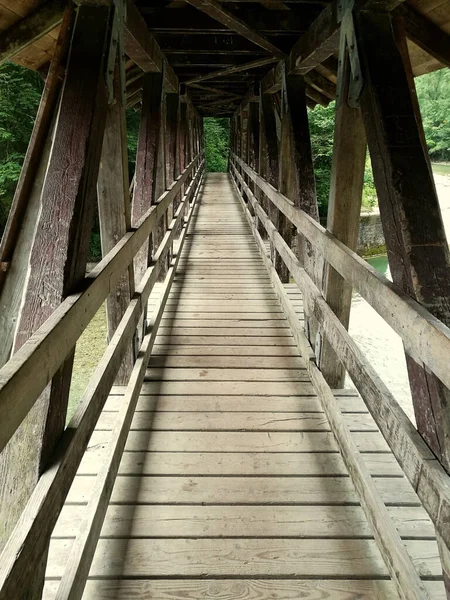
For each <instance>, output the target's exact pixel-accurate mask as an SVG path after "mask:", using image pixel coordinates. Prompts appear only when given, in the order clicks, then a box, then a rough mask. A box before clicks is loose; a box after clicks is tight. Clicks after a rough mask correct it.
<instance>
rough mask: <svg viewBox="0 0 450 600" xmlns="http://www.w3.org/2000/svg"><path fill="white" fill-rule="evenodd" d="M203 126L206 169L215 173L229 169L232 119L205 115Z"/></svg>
mask: <svg viewBox="0 0 450 600" xmlns="http://www.w3.org/2000/svg"><path fill="white" fill-rule="evenodd" d="M203 126H204V132H205V155H206V170H207V171H209V172H213V173H216V172H224V171H227V169H228V148H229V139H230V119H225V118H214V117H205V119H203Z"/></svg>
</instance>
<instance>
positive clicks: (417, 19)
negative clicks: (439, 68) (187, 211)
mask: <svg viewBox="0 0 450 600" xmlns="http://www.w3.org/2000/svg"><path fill="white" fill-rule="evenodd" d="M395 14H399V15H401V16H402V17H403V20H404V24H405V32H406V35H407V37H408V38H409V39H410V40H411V41H412V42H414V43H415V44H416V45H417V46H419V48H422V50H425V52H427V53H428V54H430V55H431V56H433V57H434V58H435V59H436V60H438V61H439V62H440V63H442V64H443V65H446V66H447V67H450V36H449V35H448V34H447V33H445V32H444V31H442V29H440V27H438V26H437V25H435V24H434V23H432V22H431V21H430V20H429V19H426V18H425V17H423V16H422V15H419V14H418V13H416V12H415V11H414V10H413V9H412V8H410V7H409V6H407V5H403V6H400V7H399V8H398V9H397V10H396V11H395Z"/></svg>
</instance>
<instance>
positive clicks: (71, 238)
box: [0, 0, 204, 600]
mask: <svg viewBox="0 0 450 600" xmlns="http://www.w3.org/2000/svg"><path fill="white" fill-rule="evenodd" d="M124 18H125V6H124V4H123V3H122V2H120V1H119V2H114V3H112V2H111V3H108V2H105V3H91V2H89V1H87V2H83V0H81V1H80V2H78V8H77V9H76V10H75V5H73V4H72V3H70V4H69V5H68V7H67V8H66V11H65V14H64V16H63V21H62V26H61V30H60V34H59V39H58V43H57V46H56V50H55V54H54V57H53V59H52V61H51V64H50V68H49V71H48V74H47V78H46V81H45V86H44V92H43V95H42V100H41V105H40V108H39V112H38V115H37V118H36V123H35V127H34V131H33V134H32V137H31V142H30V145H29V148H28V152H27V155H26V158H25V163H24V168H23V171H22V175H21V179H20V182H19V185H18V188H17V191H16V195H15V198H14V202H13V208H12V210H11V213H10V216H9V221H8V224H7V229H6V233H5V236H4V237H3V239H2V246H1V256H2V257H5V256H8V263H2V267H5V268H2V270H1V273H0V306H1V307H2V310H1V311H0V312H1V314H2V317H1V326H2V331H3V332H6V337H4V338H3V339H2V349H1V353H0V366H3V365H5V363H7V364H6V366H5V369H9V366H10V365H11V369H10V373H11V374H12V378H13V379H14V377H15V374H14V373H15V371H16V370H17V366H16V367H15V366H14V363H15V362H16V364H18V363H20V361H21V360H22V359H21V358H20V357H21V356H22V357H23V356H25V360H26V357H27V355H28V354H29V348H30V344H34V343H35V342H33V340H34V339H35V337H36V336H39V333H37V332H38V330H39V332H42V331H43V329H42V326H43V325H44V324H45V325H44V328H45V326H47V324H48V323H49V322H50V323H52V324H51V325H50V327H56V329H58V328H60V327H61V326H62V325H61V319H63V320H64V319H67V315H70V314H71V311H75V312H72V317H70V316H69V317H68V324H67V326H68V327H69V330H67V331H65V333H64V334H63V337H62V338H60V343H59V344H56V345H55V347H54V349H53V350H52V349H50V350H49V351H48V353H46V356H47V358H46V359H45V361H46V362H47V364H48V367H49V369H48V370H47V372H46V373H45V374H43V378H41V382H40V383H39V382H37V386H35V385H34V382H35V381H36V379H35V378H33V375H32V374H31V372H30V374H29V375H28V376H29V377H30V381H32V380H33V379H34V381H33V385H31V386H27V387H28V391H27V394H26V396H28V400H27V402H29V407H28V408H31V410H29V412H28V409H27V408H25V409H24V411H23V412H22V415H21V416H19V413H20V412H21V409H20V410H19V412H18V413H17V421H16V417H14V418H13V420H14V421H16V425H14V426H13V427H12V428H11V429H10V433H9V434H8V435H7V437H5V438H4V439H3V441H2V446H1V448H2V453H1V456H0V481H1V483H0V521H1V530H0V549H4V554H3V556H4V557H5V561H4V562H3V567H5V569H3V568H2V573H1V575H0V579H1V589H0V598H12V597H20V598H29V599H30V600H31V599H34V598H36V599H37V598H41V594H42V589H43V583H44V575H45V566H46V560H47V552H48V544H49V540H50V535H51V531H52V528H53V525H54V522H55V521H56V518H57V516H58V514H59V512H60V510H61V508H62V505H63V503H64V498H65V495H67V492H68V490H69V486H70V481H71V479H70V477H68V475H69V474H70V472H72V475H71V477H72V479H73V477H74V475H75V471H76V467H77V464H78V463H79V461H80V460H81V457H82V452H83V451H84V449H85V447H86V444H87V442H88V439H89V435H86V432H87V431H88V429H86V427H88V428H92V427H93V425H94V424H95V421H96V418H93V417H95V413H97V417H98V415H99V414H100V410H101V407H102V405H103V404H102V403H104V401H105V399H106V396H107V393H108V390H109V389H110V388H111V386H112V384H113V383H114V382H116V383H119V384H122V385H126V384H128V382H131V383H130V385H131V384H133V385H134V386H135V387H136V389H137V390H139V389H140V385H141V382H142V378H143V372H142V377H141V376H140V374H139V375H138V376H137V377H138V379H136V375H135V373H140V372H141V371H142V364H141V363H142V357H141V358H140V359H139V360H137V359H138V356H141V355H142V352H143V349H142V348H143V344H144V343H146V344H147V346H146V347H147V348H151V345H152V344H153V341H154V336H155V332H156V330H157V325H158V323H159V320H160V318H161V314H162V310H163V307H164V302H165V301H164V297H163V303H162V305H161V306H162V308H160V309H159V313H158V315H159V316H157V320H156V322H155V323H156V325H155V324H154V326H153V328H152V332H153V333H152V334H151V335H152V337H151V344H150V345H149V342H148V340H147V337H148V327H149V322H148V319H147V314H146V299H148V296H149V294H150V292H151V289H152V287H153V285H154V284H155V282H156V281H157V278H158V276H159V278H160V279H161V280H162V282H163V284H162V285H163V286H164V289H167V293H166V296H167V294H168V290H169V289H170V284H171V281H172V279H173V276H174V269H175V267H174V265H175V264H176V261H177V256H179V252H178V254H177V253H175V252H174V242H177V248H178V247H181V246H182V243H183V241H184V237H185V233H186V222H187V219H188V218H190V215H191V214H192V207H191V204H192V202H193V201H194V200H195V197H196V193H197V190H198V186H199V184H200V181H201V177H202V172H203V164H204V163H203V161H202V159H201V156H202V153H203V141H202V137H201V123H200V117H199V115H198V113H197V111H196V110H195V108H194V107H193V105H192V103H191V101H190V99H189V97H188V96H186V95H183V96H181V95H180V90H179V85H178V81H177V80H176V77H175V76H174V74H173V71H171V69H170V68H167V69H165V68H164V60H162V59H161V57H160V56H159V55H158V52H157V49H156V48H155V45H154V44H153V43H150V42H149V43H147V40H146V34H145V31H147V29H146V28H145V31H144V32H143V31H142V26H141V21H140V19H141V17H140V16H139V15H134V13H133V14H132V15H131V18H130V15H129V18H128V20H127V30H126V35H127V51H129V50H130V48H131V46H132V50H133V51H134V52H135V53H136V54H138V55H139V56H141V57H142V62H143V64H144V63H145V61H147V63H145V64H144V66H145V65H147V64H148V62H149V61H150V58H151V57H150V53H151V52H156V57H157V58H159V63H158V61H157V60H156V63H154V62H152V63H151V71H153V72H149V73H146V74H145V75H144V91H143V97H142V108H141V124H140V131H139V145H138V152H137V157H136V173H135V177H134V183H133V185H132V186H131V187H130V181H129V173H128V156H127V138H126V120H125V109H126V103H127V100H126V95H125V47H124ZM133 19H134V21H133ZM133 24H134V25H133ZM133 26H135V29H133ZM148 36H149V39H150V35H149V34H148ZM158 64H159V66H158ZM158 69H159V71H158ZM61 75H62V79H61ZM174 77H175V79H174ZM68 159H69V160H68ZM161 164H162V165H163V168H162V169H161V168H158V167H160V166H161ZM166 165H167V168H166ZM97 203H98V214H99V221H100V233H101V246H102V254H103V257H104V259H103V261H102V262H101V263H100V268H95V269H94V271H93V272H92V274H91V275H89V276H88V277H89V278H90V279H89V278H88V279H87V278H86V267H87V259H88V251H89V241H90V236H91V230H92V225H93V219H94V212H95V206H96V204H97ZM161 223H162V224H163V225H162V227H161ZM177 238H178V241H177ZM130 253H131V254H130ZM134 254H135V255H136V256H135V258H134V262H133V255H134ZM109 265H113V267H114V270H113V271H111V272H110V273H109V274H108V269H112V268H113V267H110V266H109ZM114 265H115V266H114ZM91 290H92V291H91ZM94 290H97V291H94ZM103 300H106V308H107V328H108V340H107V341H108V343H109V345H108V348H107V351H106V353H105V355H104V357H103V359H102V362H101V363H100V365H99V367H98V368H97V371H96V375H94V383H92V382H93V380H91V382H90V384H89V385H88V388H87V389H86V391H85V394H84V396H83V398H82V400H81V405H80V407H79V409H77V413H76V415H75V417H74V419H72V421H71V423H70V424H69V426H68V427H69V429H65V427H66V415H67V406H68V400H69V390H70V384H71V377H72V366H73V358H74V351H75V342H76V340H77V339H78V337H79V336H80V335H81V333H82V331H83V329H84V328H85V327H86V325H87V324H88V322H89V320H90V318H92V316H93V314H95V312H96V311H97V309H98V308H99V307H100V305H101V303H102V302H103ZM77 302H82V303H83V302H84V303H86V308H87V310H84V311H83V313H81V314H83V317H82V318H81V319H80V315H79V316H78V317H77V314H76V310H77V309H76V303H77ZM65 306H67V307H68V310H69V312H68V313H66V308H64V307H65ZM64 314H66V316H64V317H63V315H64ZM139 314H140V315H141V316H140V325H139V326H138V322H137V317H139ZM58 315H59V316H58ZM89 315H91V316H90V317H89ZM151 318H153V316H152V317H151ZM133 324H134V328H133ZM12 325H15V327H12ZM47 332H48V330H47ZM61 333H62V331H61ZM46 335H47V334H46V333H45V332H44V333H42V334H41V338H40V339H44V340H45V338H46ZM42 336H43V337H42ZM148 339H150V338H148ZM62 340H63V341H62ZM71 340H72V342H71ZM146 340H147V341H146ZM44 345H45V343H44ZM138 351H140V354H139V355H138ZM17 353H18V354H17ZM65 353H66V354H65ZM11 355H12V359H11V360H10V361H9V362H7V361H8V360H9V359H10V357H11ZM16 358H17V360H16ZM36 366H37V365H36ZM41 369H42V370H43V371H46V368H45V367H44V365H42V367H41ZM136 369H137V371H136ZM139 369H140V371H139ZM3 373H4V370H3V371H2V380H1V387H2V389H4V387H5V385H6V387H7V386H8V378H9V376H8V375H7V374H6V373H5V377H3ZM97 373H98V374H99V375H97ZM96 377H97V380H96V381H95V379H96ZM98 377H100V379H98ZM39 378H40V377H39V376H38V377H37V379H39ZM139 378H140V379H139ZM47 382H48V385H46V384H47ZM133 389H134V388H133ZM33 393H34V394H35V397H34V398H33ZM133 393H134V394H136V392H135V391H134V392H133ZM19 395H20V394H19ZM13 396H14V394H13ZM26 396H25V397H26ZM38 396H39V397H38ZM35 400H36V402H35ZM92 411H94V412H92ZM78 415H81V417H79V416H78ZM88 417H89V418H88ZM74 421H75V425H74V426H73V428H71V426H72V423H73V422H74ZM19 423H20V425H19ZM17 425H19V426H18V427H17ZM72 433H73V435H72ZM69 450H70V452H69ZM65 461H69V463H70V465H71V466H70V468H69V470H68V471H67V468H68V467H67V462H65ZM77 461H78V462H77ZM58 463H59V464H60V472H59V474H58V469H56V470H55V465H57V464H58ZM49 465H52V471H51V474H50V471H49V469H48V467H49ZM65 471H66V472H65ZM64 472H65V474H64V478H65V479H64V484H61V482H60V483H59V484H58V485H56V484H55V481H57V480H58V477H60V476H61V474H62V473H64ZM55 478H56V479H55ZM52 480H53V481H52ZM40 489H41V491H42V489H45V490H46V492H45V493H44V494H43V495H41V496H40V501H39V502H41V504H39V503H38V504H39V506H38V505H37V504H36V503H35V505H34V507H33V509H31V508H30V510H33V511H35V510H37V514H35V517H36V519H37V521H39V515H41V524H43V526H42V527H41V529H40V531H39V541H36V539H35V538H34V537H33V532H32V531H28V532H27V533H26V535H25V532H24V530H23V528H22V530H21V523H22V521H21V519H22V518H23V511H24V510H25V509H26V507H27V506H28V507H30V503H31V504H32V503H33V501H32V499H33V498H34V497H36V495H39V494H41V492H39V490H40ZM105 493H106V492H105ZM55 494H56V495H55ZM30 498H31V500H30ZM27 503H28V505H27ZM46 503H48V504H47V506H46ZM48 510H50V513H51V514H50V513H49V512H48ZM103 516H104V515H103ZM97 518H98V519H99V518H101V517H97ZM44 523H45V525H44ZM13 530H14V534H13V535H12V536H11V534H12V532H13ZM24 535H25V537H24V538H22V541H21V542H20V544H21V546H22V548H23V551H24V552H23V559H21V560H20V561H19V562H17V556H18V555H19V554H20V553H19V552H17V551H15V550H11V548H13V547H14V543H15V542H14V540H16V541H17V539H18V537H19V538H20V537H21V536H24ZM14 536H15V537H14ZM27 536H28V537H27ZM86 543H87V542H86ZM95 544H96V541H95ZM91 545H92V541H91V540H90V539H89V547H91ZM94 547H95V546H94ZM14 554H15V555H16V557H15V558H14ZM87 554H89V552H87ZM8 556H9V557H10V558H11V559H13V563H12V566H11V565H10V566H11V568H10V569H8V568H7V567H6V563H7V562H8V558H7V557H8ZM19 563H22V564H21V565H19ZM8 571H9V572H8ZM86 575H87V574H86ZM74 585H75V587H77V589H78V588H79V586H80V583H79V581H78V580H77V582H76V584H75V583H74ZM83 586H84V583H83ZM80 589H81V590H82V588H80ZM77 593H78V592H77ZM71 597H72V596H71Z"/></svg>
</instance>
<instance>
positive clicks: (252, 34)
mask: <svg viewBox="0 0 450 600" xmlns="http://www.w3.org/2000/svg"><path fill="white" fill-rule="evenodd" d="M186 2H187V3H188V4H191V5H192V6H194V7H195V8H197V9H198V10H201V11H202V12H204V13H205V14H207V15H208V16H209V17H211V18H212V19H215V20H216V21H219V23H222V25H225V27H227V28H228V29H231V31H234V32H235V33H238V34H239V35H241V36H243V37H245V38H246V39H247V40H250V41H251V42H253V43H254V44H256V45H257V46H260V47H261V48H264V50H267V52H270V54H273V55H274V56H277V57H278V58H280V57H282V56H284V53H283V52H282V51H281V50H280V49H279V48H277V47H276V46H275V45H274V44H272V42H271V41H269V40H268V39H267V38H265V37H264V36H263V35H261V34H260V33H258V32H257V31H255V30H254V29H251V27H249V26H248V25H247V24H246V23H244V21H242V20H241V19H239V18H238V17H236V16H235V15H233V13H231V12H229V11H228V10H226V9H225V8H223V7H222V6H221V5H220V4H219V3H218V2H215V0H186Z"/></svg>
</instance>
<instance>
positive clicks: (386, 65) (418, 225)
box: [231, 3, 450, 598]
mask: <svg viewBox="0 0 450 600" xmlns="http://www.w3.org/2000/svg"><path fill="white" fill-rule="evenodd" d="M363 4H364V3H361V6H360V7H357V8H356V9H353V11H352V10H351V9H345V10H347V12H345V10H344V9H341V8H339V10H343V13H342V15H341V19H342V25H341V27H339V23H337V21H336V18H337V17H336V14H335V15H334V16H333V14H332V12H330V10H331V9H330V8H328V9H325V10H324V12H323V14H322V15H321V16H320V17H319V18H318V19H317V22H315V23H313V25H312V26H311V28H310V31H309V32H308V33H307V34H305V35H304V36H303V37H302V38H300V40H299V42H298V44H296V46H295V47H294V49H293V51H292V53H291V55H290V57H288V59H287V60H286V61H283V62H280V63H279V64H278V65H277V67H276V68H275V69H273V70H272V72H271V73H270V74H269V75H268V76H267V77H266V78H265V79H264V80H263V82H262V84H261V96H260V102H259V123H260V141H259V148H260V158H259V168H258V167H256V166H255V162H254V160H253V162H252V158H251V157H252V152H251V151H250V152H248V153H247V155H248V157H249V158H250V160H249V159H248V158H247V156H246V154H245V153H244V152H243V150H242V145H241V144H240V143H239V134H238V132H239V131H242V125H241V124H240V119H241V115H242V113H243V112H247V111H250V112H252V113H253V112H254V108H253V107H256V106H257V105H256V104H253V102H252V100H251V94H250V97H247V98H245V99H244V100H243V102H242V105H241V107H240V108H239V110H238V112H236V114H235V116H234V118H233V120H232V125H231V130H232V132H233V135H232V152H233V157H234V158H233V160H232V161H231V171H232V174H233V177H234V180H235V183H236V186H237V189H238V190H239V193H240V194H241V195H242V197H243V199H244V200H245V203H246V207H247V210H248V214H249V215H252V217H251V218H252V223H253V222H254V223H255V235H256V236H257V238H258V237H259V239H260V241H261V243H262V241H263V239H267V240H268V243H269V245H270V248H271V250H270V256H271V259H272V262H271V263H270V264H273V268H274V273H276V274H277V279H278V278H279V281H281V282H286V281H289V278H290V277H293V278H294V279H295V281H296V282H297V283H299V281H300V283H299V285H300V284H301V286H300V287H301V289H302V292H303V293H304V296H305V297H304V305H305V317H306V319H305V322H306V325H305V329H306V336H307V338H308V340H309V343H310V344H311V345H312V347H313V348H314V351H315V358H314V360H315V361H316V363H317V365H319V366H320V373H321V377H324V378H325V379H324V381H325V380H326V382H327V383H328V385H329V386H330V387H331V388H339V387H343V385H344V378H345V368H346V367H347V369H348V364H349V362H348V361H347V360H343V355H342V352H341V351H340V349H341V346H340V345H339V343H337V341H336V339H332V338H334V335H335V334H334V333H333V334H331V333H330V331H329V329H328V330H327V325H326V324H325V323H324V320H323V315H321V313H320V312H318V310H317V304H316V303H317V302H318V300H317V299H316V300H313V296H311V292H308V286H311V287H310V290H312V289H313V287H312V286H315V287H314V289H316V290H317V291H318V290H321V296H320V297H321V298H323V299H324V300H325V302H326V304H327V306H328V307H329V308H331V309H332V311H333V313H334V315H335V316H336V317H337V319H338V320H339V322H340V323H341V324H342V326H343V327H344V328H345V329H347V328H348V325H349V317H350V306H351V298H352V288H353V287H355V286H352V280H353V281H354V282H355V281H356V278H357V275H355V276H354V277H353V276H351V275H350V270H347V269H345V271H346V273H345V276H344V275H343V271H342V270H341V269H340V268H336V265H337V264H338V263H340V259H337V260H334V258H335V257H334V255H333V252H334V250H333V247H334V245H335V241H336V242H341V243H342V244H343V246H342V248H346V249H350V250H351V251H355V250H356V245H357V238H358V225H359V216H360V209H361V199H362V187H363V177H364V164H365V158H366V138H367V144H368V147H369V150H370V157H371V161H372V166H373V172H374V179H375V185H376V189H377V193H378V198H379V204H380V212H381V218H382V225H383V230H384V234H385V239H386V245H387V251H388V258H389V264H390V268H391V272H392V277H393V281H394V284H395V285H396V289H398V290H399V291H402V292H405V293H406V294H407V295H408V296H409V297H410V298H413V299H414V300H416V301H417V302H418V303H419V304H420V305H422V306H423V307H424V308H425V309H427V310H428V311H429V312H430V317H431V315H433V316H434V317H436V318H437V319H439V321H440V323H441V324H443V325H444V326H446V327H449V326H450V304H449V302H450V288H449V284H450V256H449V250H448V244H447V240H446V236H445V232H444V227H443V223H442V217H441V213H440V208H439V202H438V198H437V195H436V190H435V186H434V182H433V176H432V171H431V166H430V161H429V158H428V154H427V149H426V144H425V138H424V134H423V129H422V124H421V117H420V112H419V108H418V104H417V98H416V96H415V89H414V80H413V77H412V71H411V66H410V64H409V57H408V51H407V46H406V38H405V29H404V25H403V21H402V18H401V17H399V16H398V15H397V16H396V17H395V18H393V17H392V16H391V14H390V13H389V12H371V11H370V10H367V9H366V7H364V8H365V10H359V8H363ZM333 6H334V5H333ZM391 8H392V7H391ZM333 19H334V25H333V26H332V25H331V24H332V22H333ZM339 40H340V41H339ZM338 44H340V45H339V66H338V76H337V100H336V109H335V137H334V148H333V163H332V173H331V186H330V197H329V204H328V218H327V236H329V239H330V242H329V243H328V242H327V245H325V242H323V241H321V242H320V243H319V241H318V240H319V238H318V237H317V236H316V234H315V233H313V232H314V227H313V226H312V221H311V220H309V221H306V217H307V216H308V218H309V219H312V220H315V221H317V220H318V206H317V199H316V195H315V185H314V169H313V164H312V158H311V148H310V141H309V126H308V119H307V114H306V97H305V86H306V85H307V81H308V75H307V74H308V72H309V71H310V70H311V69H312V68H313V67H315V66H317V65H318V64H320V62H322V61H323V60H324V59H326V58H327V57H328V56H330V55H331V54H332V53H333V52H334V50H335V48H336V45H338ZM355 65H356V66H355ZM355 75H357V77H355ZM358 80H359V82H358ZM361 81H362V86H361V83H360V82H361ZM280 90H281V98H280V102H281V104H280V106H281V115H280V118H281V124H280V127H279V130H280V132H281V135H280V136H278V137H277V108H276V105H277V102H274V101H273V99H272V97H273V95H274V94H278V92H279V91H280ZM281 198H282V200H281ZM296 208H299V209H301V215H302V217H301V218H298V219H297V218H296V216H297V214H298V213H297V212H296ZM425 223H426V226H424V224H425ZM295 226H296V235H297V240H298V242H297V244H293V243H292V236H293V232H294V229H295ZM305 227H306V229H305ZM266 243H267V242H266ZM328 247H329V248H330V250H328ZM264 248H265V246H264ZM292 250H293V251H294V253H293V252H292ZM324 250H326V252H324ZM264 252H266V250H265V249H264ZM294 254H295V256H294ZM323 258H325V262H324V261H323ZM294 261H295V264H296V265H298V267H299V268H300V266H301V268H302V269H304V273H305V275H302V276H301V277H300V279H299V278H298V277H297V276H296V274H295V272H296V271H295V269H294V267H293V265H294ZM268 268H269V269H271V268H272V267H271V266H270V265H269V267H268ZM349 269H350V267H349ZM361 275H362V272H361ZM305 277H307V281H308V284H307V286H306V289H305ZM359 283H360V282H359V281H358V285H356V289H357V290H358V291H360V293H362V295H363V296H365V297H366V298H367V299H368V301H369V302H370V303H372V300H373V298H374V291H369V288H368V287H366V286H365V285H363V284H362V282H361V285H359ZM280 289H282V288H280ZM361 290H364V292H365V293H363V292H362V291H361ZM280 293H281V294H282V292H280ZM378 293H381V294H382V292H381V291H380V290H379V292H378ZM376 304H377V305H378V306H379V307H380V309H381V305H382V304H383V302H380V301H379V300H378V299H377V301H376ZM372 305H374V304H372ZM377 310H379V309H378V308H377ZM388 311H389V308H388V305H387V304H385V306H384V307H383V308H382V310H379V312H380V314H381V316H383V317H384V318H385V319H387V320H388V322H389V321H392V319H390V318H389V316H388ZM318 316H319V318H317V317H318ZM291 325H292V324H291ZM295 327H296V325H294V328H295ZM394 328H395V329H396V330H397V331H398V333H399V334H400V335H401V336H402V337H403V339H405V338H404V330H403V329H402V327H401V325H399V326H397V327H394ZM446 331H447V332H448V331H449V330H446ZM301 335H303V333H302V334H301ZM417 335H420V334H419V333H417ZM330 336H331V337H330ZM302 343H304V342H302ZM404 344H405V352H406V359H407V365H408V374H409V380H410V387H411V393H412V397H413V404H414V410H415V415H416V421H417V428H418V432H419V433H420V435H421V436H422V438H423V440H425V442H426V444H427V445H428V447H429V448H430V449H431V450H432V452H433V453H434V455H435V456H436V457H437V459H438V460H439V461H440V463H441V465H442V466H443V467H444V469H445V470H446V471H447V472H449V471H450V462H449V452H450V423H449V417H448V410H446V408H445V407H448V395H449V393H450V392H449V388H448V383H447V385H446V384H445V383H443V381H442V379H440V378H439V376H437V375H436V374H435V373H434V372H433V369H432V368H430V364H429V363H427V364H426V363H424V362H423V358H422V357H421V356H420V354H417V352H416V351H415V350H414V349H413V348H411V344H410V343H408V342H406V341H405V342H404ZM303 348H305V346H303ZM337 348H339V352H338V351H337ZM357 372H358V369H356V371H355V370H353V369H350V375H351V376H352V377H353V378H354V383H355V384H356V386H357V387H358V389H359V384H360V383H361V382H360V381H359V377H360V376H361V373H360V372H359V374H358V375H356V373H357ZM355 377H356V379H355ZM440 377H441V378H442V375H441V376H440ZM444 379H445V377H444ZM320 385H322V384H320ZM363 388H364V386H363ZM360 391H361V390H360ZM365 391H367V390H365ZM361 393H362V392H361ZM369 409H370V406H369ZM325 411H326V410H325ZM326 412H327V411H326ZM371 412H372V411H371ZM327 414H328V413H327ZM406 423H407V421H405V424H406ZM406 426H407V427H409V426H408V425H407V424H406ZM335 434H336V432H335ZM341 450H342V451H343V452H344V450H343V449H342V447H341ZM347 450H348V449H347ZM394 453H395V451H394ZM443 473H444V472H442V476H443V478H444V479H446V477H447V476H446V475H444V474H443ZM442 483H443V480H442ZM355 485H356V484H355ZM443 485H444V483H443ZM445 485H448V483H447V484H445ZM433 520H434V519H433ZM435 522H436V521H435ZM441 534H442V531H441V530H440V528H439V527H438V537H440V536H441ZM441 550H442V553H441V559H442V565H443V571H444V577H445V580H446V585H447V590H448V592H447V593H448V594H449V597H450V579H449V574H450V564H449V562H448V542H447V543H442V544H441ZM388 560H390V559H388ZM404 597H408V598H409V597H422V596H421V595H420V593H419V592H418V596H414V595H412V596H408V594H406V593H405V594H404Z"/></svg>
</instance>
